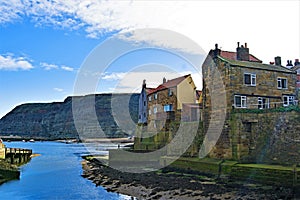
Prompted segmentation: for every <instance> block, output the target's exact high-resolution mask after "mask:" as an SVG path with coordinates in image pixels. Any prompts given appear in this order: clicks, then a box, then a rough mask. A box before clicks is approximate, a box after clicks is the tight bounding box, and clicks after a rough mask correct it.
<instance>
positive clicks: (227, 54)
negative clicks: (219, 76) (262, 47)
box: [220, 51, 262, 63]
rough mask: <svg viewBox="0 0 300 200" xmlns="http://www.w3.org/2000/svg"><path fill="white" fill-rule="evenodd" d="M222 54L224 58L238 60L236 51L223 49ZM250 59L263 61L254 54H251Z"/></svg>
mask: <svg viewBox="0 0 300 200" xmlns="http://www.w3.org/2000/svg"><path fill="white" fill-rule="evenodd" d="M220 56H222V57H223V58H227V59H230V60H236V52H231V51H221V53H220ZM249 61H250V62H259V63H262V61H261V60H259V59H258V58H256V57H255V56H253V55H252V54H249Z"/></svg>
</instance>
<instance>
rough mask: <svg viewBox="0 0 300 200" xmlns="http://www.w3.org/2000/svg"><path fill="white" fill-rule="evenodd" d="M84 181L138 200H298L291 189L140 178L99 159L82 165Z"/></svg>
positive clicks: (167, 175) (154, 175) (161, 175)
mask: <svg viewBox="0 0 300 200" xmlns="http://www.w3.org/2000/svg"><path fill="white" fill-rule="evenodd" d="M82 166H83V169H84V171H83V175H82V176H83V177H84V178H87V179H89V180H91V181H93V183H95V184H96V186H102V187H104V188H105V189H106V190H107V191H110V192H117V193H121V194H126V195H129V196H132V197H136V198H137V199H178V200H179V199H185V200H196V199H201V200H202V199H274V200H275V199H296V195H295V193H294V191H293V189H291V188H284V187H278V186H277V187H276V186H266V185H258V184H253V183H243V182H230V181H228V180H221V179H220V180H216V179H215V178H214V177H208V176H203V175H199V174H197V175H196V174H194V175H193V174H182V173H176V172H174V171H169V170H161V171H159V172H148V173H141V174H133V173H125V172H120V171H118V170H115V169H112V168H110V167H108V166H106V165H105V164H103V163H102V162H101V161H99V160H97V159H95V158H94V159H86V160H84V161H83V162H82Z"/></svg>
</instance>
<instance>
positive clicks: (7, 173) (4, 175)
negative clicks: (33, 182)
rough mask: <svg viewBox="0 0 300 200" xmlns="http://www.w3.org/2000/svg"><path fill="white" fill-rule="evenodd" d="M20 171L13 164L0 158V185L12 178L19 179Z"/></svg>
mask: <svg viewBox="0 0 300 200" xmlns="http://www.w3.org/2000/svg"><path fill="white" fill-rule="evenodd" d="M19 177H20V172H19V170H18V168H17V167H16V166H15V165H10V164H8V163H6V162H5V161H1V160H0V185H1V184H3V183H5V182H7V181H10V180H14V179H19Z"/></svg>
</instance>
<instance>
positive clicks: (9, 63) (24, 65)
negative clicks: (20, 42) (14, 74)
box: [0, 55, 33, 70]
mask: <svg viewBox="0 0 300 200" xmlns="http://www.w3.org/2000/svg"><path fill="white" fill-rule="evenodd" d="M32 68H33V65H32V64H31V61H30V60H28V59H27V58H25V57H14V56H13V55H0V70H30V69H32Z"/></svg>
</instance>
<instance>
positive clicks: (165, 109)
mask: <svg viewBox="0 0 300 200" xmlns="http://www.w3.org/2000/svg"><path fill="white" fill-rule="evenodd" d="M164 111H165V112H170V111H173V105H172V104H166V105H164Z"/></svg>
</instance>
